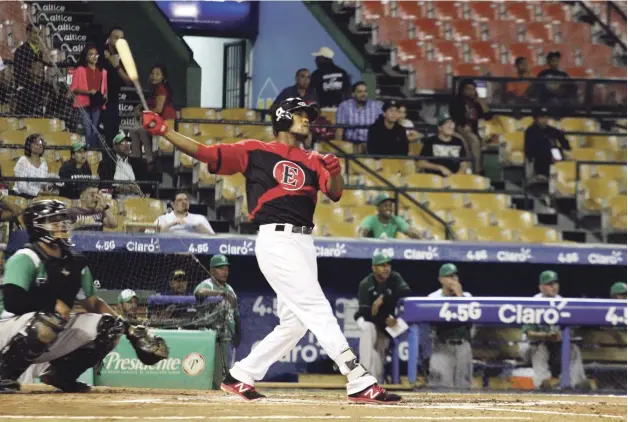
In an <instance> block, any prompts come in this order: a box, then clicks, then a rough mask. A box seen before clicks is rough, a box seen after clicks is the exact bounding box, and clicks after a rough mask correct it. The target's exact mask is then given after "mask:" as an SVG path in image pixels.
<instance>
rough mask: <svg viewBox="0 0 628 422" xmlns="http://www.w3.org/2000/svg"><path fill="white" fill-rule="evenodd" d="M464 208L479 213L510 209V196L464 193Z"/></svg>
mask: <svg viewBox="0 0 628 422" xmlns="http://www.w3.org/2000/svg"><path fill="white" fill-rule="evenodd" d="M462 197H463V201H464V206H465V207H467V208H473V209H475V210H480V211H487V212H489V211H492V210H498V209H506V208H510V205H511V198H510V195H504V194H503V193H465V194H463V196H462Z"/></svg>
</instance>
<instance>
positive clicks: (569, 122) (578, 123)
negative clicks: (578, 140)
mask: <svg viewBox="0 0 628 422" xmlns="http://www.w3.org/2000/svg"><path fill="white" fill-rule="evenodd" d="M559 124H560V129H561V130H563V131H565V132H597V131H599V130H600V127H599V126H600V125H599V124H598V123H597V122H596V121H595V120H593V119H584V118H579V117H566V118H564V119H560V122H559Z"/></svg>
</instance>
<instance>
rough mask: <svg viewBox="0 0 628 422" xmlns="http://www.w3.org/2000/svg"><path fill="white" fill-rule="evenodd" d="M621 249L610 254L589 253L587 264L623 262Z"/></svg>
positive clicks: (615, 263)
mask: <svg viewBox="0 0 628 422" xmlns="http://www.w3.org/2000/svg"><path fill="white" fill-rule="evenodd" d="M622 255H623V254H622V252H621V251H612V252H611V254H610V255H609V254H602V253H590V254H589V256H588V257H587V260H588V261H589V264H599V265H617V264H619V263H620V262H623V260H624V258H623V256H622Z"/></svg>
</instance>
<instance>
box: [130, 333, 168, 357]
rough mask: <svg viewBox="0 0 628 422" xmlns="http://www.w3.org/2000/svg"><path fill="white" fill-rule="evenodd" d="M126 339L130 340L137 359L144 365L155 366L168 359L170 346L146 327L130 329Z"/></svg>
mask: <svg viewBox="0 0 628 422" xmlns="http://www.w3.org/2000/svg"><path fill="white" fill-rule="evenodd" d="M126 338H128V339H129V341H130V342H131V345H132V346H133V348H134V349H135V353H136V354H137V358H138V359H139V360H140V361H141V362H142V363H143V364H144V365H154V364H156V363H157V362H159V361H160V360H162V359H167V358H168V345H167V344H166V342H165V340H164V339H163V338H161V337H159V336H153V335H152V334H150V333H149V332H148V330H147V329H146V327H144V326H141V325H138V326H136V327H129V329H128V331H127V333H126Z"/></svg>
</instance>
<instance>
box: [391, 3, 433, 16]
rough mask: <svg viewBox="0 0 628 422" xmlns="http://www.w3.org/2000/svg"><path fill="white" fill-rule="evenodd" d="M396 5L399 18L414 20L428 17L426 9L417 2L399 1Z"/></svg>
mask: <svg viewBox="0 0 628 422" xmlns="http://www.w3.org/2000/svg"><path fill="white" fill-rule="evenodd" d="M396 4H397V11H396V12H397V17H399V18H402V19H409V20H414V19H419V18H425V17H427V14H426V7H425V6H424V5H421V4H419V3H418V2H416V1H398V2H396Z"/></svg>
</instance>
